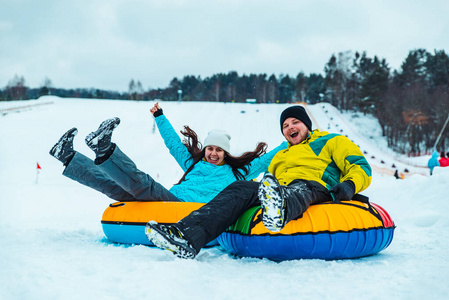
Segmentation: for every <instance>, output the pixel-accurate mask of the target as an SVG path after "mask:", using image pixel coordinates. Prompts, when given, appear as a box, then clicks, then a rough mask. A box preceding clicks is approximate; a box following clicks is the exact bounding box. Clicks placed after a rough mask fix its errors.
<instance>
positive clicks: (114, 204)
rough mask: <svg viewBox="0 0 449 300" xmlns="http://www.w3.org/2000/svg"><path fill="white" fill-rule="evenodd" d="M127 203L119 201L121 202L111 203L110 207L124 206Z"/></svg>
mask: <svg viewBox="0 0 449 300" xmlns="http://www.w3.org/2000/svg"><path fill="white" fill-rule="evenodd" d="M125 204H126V203H124V202H119V203H111V204H109V207H119V206H124V205H125Z"/></svg>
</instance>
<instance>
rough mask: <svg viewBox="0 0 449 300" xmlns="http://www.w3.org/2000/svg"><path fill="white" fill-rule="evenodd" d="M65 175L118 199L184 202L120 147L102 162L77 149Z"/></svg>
mask: <svg viewBox="0 0 449 300" xmlns="http://www.w3.org/2000/svg"><path fill="white" fill-rule="evenodd" d="M62 174H63V175H64V176H66V177H68V178H70V179H73V180H75V181H78V182H79V183H81V184H83V185H86V186H88V187H91V188H93V189H94V190H97V191H99V192H101V193H103V194H105V195H107V196H108V197H109V198H112V199H114V200H117V201H180V200H179V199H178V198H177V197H176V196H175V195H173V194H172V193H171V192H170V191H169V190H167V189H166V188H164V187H163V186H162V185H161V184H160V183H157V182H156V181H154V179H153V178H151V176H150V175H148V174H146V173H144V172H142V171H140V170H139V169H137V166H136V165H135V164H134V162H133V161H132V160H131V159H130V158H129V157H128V156H126V155H125V154H124V153H123V152H122V151H121V150H120V149H119V147H118V146H116V147H115V150H114V152H113V153H112V155H111V156H110V157H109V158H108V159H107V160H106V161H105V162H103V163H101V164H99V165H96V164H95V163H94V161H93V160H92V159H90V158H88V157H87V156H84V155H83V154H81V153H79V152H76V153H75V156H74V157H73V159H72V160H71V161H70V163H69V164H68V165H67V167H66V168H65V170H64V172H63V173H62Z"/></svg>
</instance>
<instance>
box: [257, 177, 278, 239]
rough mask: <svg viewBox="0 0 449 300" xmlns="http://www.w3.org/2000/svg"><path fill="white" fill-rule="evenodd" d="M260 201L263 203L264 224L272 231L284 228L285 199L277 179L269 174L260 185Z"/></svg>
mask: <svg viewBox="0 0 449 300" xmlns="http://www.w3.org/2000/svg"><path fill="white" fill-rule="evenodd" d="M258 194H259V199H260V202H262V222H263V225H264V226H265V227H266V228H267V229H268V230H270V231H274V232H277V231H280V230H281V229H282V228H284V225H285V224H284V221H285V199H284V195H283V191H282V189H281V186H280V184H279V182H278V181H277V179H276V177H274V176H273V175H272V174H270V173H267V174H265V176H264V177H263V178H262V180H261V182H260V185H259V193H258Z"/></svg>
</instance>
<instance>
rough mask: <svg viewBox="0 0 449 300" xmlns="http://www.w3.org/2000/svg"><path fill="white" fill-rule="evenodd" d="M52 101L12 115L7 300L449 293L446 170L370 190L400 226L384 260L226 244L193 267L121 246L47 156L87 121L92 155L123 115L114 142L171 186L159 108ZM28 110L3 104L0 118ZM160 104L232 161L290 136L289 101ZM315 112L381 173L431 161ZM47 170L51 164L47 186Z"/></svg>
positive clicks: (4, 176) (2, 196) (6, 173)
mask: <svg viewBox="0 0 449 300" xmlns="http://www.w3.org/2000/svg"><path fill="white" fill-rule="evenodd" d="M43 103H49V104H45V105H35V106H33V107H31V108H27V109H24V110H16V111H13V112H8V113H6V114H3V113H2V114H0V204H1V206H0V282H1V285H0V299H81V298H83V299H143V298H145V299H248V298H259V299H273V298H283V299H298V298H301V299H346V298H347V295H351V298H354V299H380V298H387V297H388V298H394V299H422V298H424V297H427V298H431V299H447V298H448V297H449V288H448V287H447V283H446V281H447V280H446V278H447V276H448V275H449V271H448V269H449V262H448V261H449V257H448V256H449V255H448V254H449V252H448V251H447V249H448V248H449V230H448V229H449V217H448V214H447V210H448V208H449V204H448V203H449V201H448V200H449V197H448V196H447V192H446V190H447V187H448V186H449V168H447V169H444V168H438V169H436V170H435V173H436V174H435V175H434V176H432V177H429V176H423V175H420V174H416V175H412V176H410V177H409V178H407V179H405V180H396V179H394V177H392V176H391V175H389V174H388V172H377V171H375V173H374V175H373V182H372V185H371V186H370V187H369V188H368V189H367V190H366V191H365V194H366V195H368V196H370V199H371V201H373V202H375V203H378V204H380V205H381V206H383V207H384V208H385V209H386V210H387V211H388V212H389V213H390V215H391V216H392V218H393V220H394V221H395V223H396V225H397V226H398V227H397V229H396V231H395V238H394V240H393V242H392V244H391V245H390V247H388V248H387V249H386V250H384V251H383V252H381V253H380V254H378V255H375V256H372V257H367V258H362V259H357V260H341V261H322V260H298V261H287V262H282V263H275V262H272V261H268V260H259V259H251V258H241V259H236V258H234V257H231V256H229V255H228V254H227V253H224V252H222V251H221V250H220V248H218V247H216V248H212V249H206V250H203V251H202V252H201V253H200V255H199V256H198V257H197V259H195V260H193V261H185V260H180V259H177V258H175V257H174V256H173V255H171V254H170V253H167V252H165V251H160V250H158V249H155V248H149V247H145V246H118V245H114V244H111V243H109V242H108V241H107V240H106V239H105V238H104V235H103V232H102V229H101V224H100V220H101V215H102V213H103V211H104V209H105V208H106V207H107V205H109V203H111V202H112V201H111V200H110V199H108V198H107V197H106V196H104V195H102V194H99V193H98V192H96V191H93V190H90V189H88V188H86V187H83V186H81V185H79V184H78V183H75V182H73V181H71V180H69V179H67V178H65V177H64V176H62V175H61V172H62V170H63V167H62V165H61V163H59V162H58V161H57V160H55V159H54V158H52V157H51V156H50V155H49V154H48V151H49V150H50V148H51V147H52V146H53V144H54V143H55V142H56V141H57V140H58V139H59V137H60V136H61V135H62V134H63V133H64V132H65V131H66V130H67V129H69V128H71V127H73V126H76V127H77V128H78V129H79V136H77V137H76V138H75V148H76V149H77V150H78V151H80V152H82V153H84V154H86V155H88V156H90V157H94V155H93V153H92V151H90V150H89V149H88V148H87V146H86V145H85V144H84V137H85V135H87V134H88V133H89V132H91V131H93V130H95V129H96V128H97V127H98V125H99V124H100V123H101V121H103V120H104V119H106V118H109V117H113V116H118V117H120V118H121V120H122V122H121V124H120V126H119V127H118V128H117V129H116V130H115V132H114V135H113V140H114V142H116V143H117V144H118V145H119V146H120V148H121V149H122V150H123V151H124V152H125V153H127V154H128V155H129V156H130V157H131V158H132V159H133V160H134V161H135V162H136V164H137V165H138V166H139V167H140V168H141V169H142V170H144V171H145V172H147V173H149V174H150V175H152V176H154V177H155V178H158V180H159V181H160V182H161V183H162V184H164V185H165V186H166V187H170V186H171V185H172V184H173V183H175V182H177V180H179V178H180V177H181V176H182V171H181V170H180V168H179V167H178V166H177V165H176V162H175V161H174V159H173V158H172V157H171V156H170V155H169V154H168V153H167V150H166V148H165V146H164V145H163V142H162V140H161V138H160V136H159V134H158V132H157V130H156V131H153V128H154V121H153V118H152V116H151V115H150V113H149V111H148V110H149V108H150V107H151V106H152V105H153V103H154V102H130V101H112V100H81V99H59V98H56V97H44V98H41V99H39V100H35V101H29V102H26V104H43ZM23 104H24V102H15V103H14V102H9V103H4V102H0V111H2V110H3V109H6V108H8V107H15V106H21V105H23ZM161 106H162V107H163V109H164V112H165V114H166V115H167V117H168V118H169V119H170V121H171V122H172V124H173V125H174V127H175V129H176V130H178V131H179V130H181V129H182V126H183V125H187V124H188V125H190V126H191V127H192V128H193V129H194V130H195V131H197V133H198V134H199V136H200V137H201V139H203V138H204V137H205V136H206V134H207V132H208V131H209V130H210V129H213V128H222V129H225V130H227V131H228V132H229V133H230V134H231V136H232V140H231V148H232V150H231V152H233V154H239V153H241V152H244V151H247V150H249V149H252V148H254V147H255V145H256V144H257V142H259V141H265V142H267V143H268V144H269V148H270V149H272V148H273V147H275V146H276V145H278V144H279V143H280V142H281V141H282V140H283V138H282V135H281V133H280V127H279V115H280V112H281V111H282V110H283V109H284V108H285V107H287V105H249V104H229V103H228V104H223V103H169V102H162V103H161ZM323 106H325V107H324V108H325V109H323ZM307 108H308V110H309V111H310V112H311V113H312V114H313V120H314V127H319V128H320V129H322V130H328V129H327V128H328V125H329V123H330V122H329V117H328V116H327V115H329V114H330V115H332V116H334V120H335V122H336V124H339V126H338V127H336V126H335V125H334V124H331V128H330V129H329V131H331V132H339V131H338V128H340V129H343V130H344V131H343V132H344V133H346V132H347V133H348V136H349V137H350V138H351V139H353V140H354V141H355V142H356V143H357V144H358V145H359V146H360V147H361V149H364V150H366V151H367V152H368V153H369V155H373V156H375V157H376V159H373V160H372V161H370V163H372V164H373V165H374V164H377V162H376V161H375V160H377V159H380V158H382V159H383V160H385V162H386V163H385V166H386V167H390V164H393V163H394V164H395V165H396V166H400V167H401V168H402V167H404V168H405V167H409V168H413V167H414V166H415V165H417V164H419V163H416V162H408V161H407V158H402V157H399V156H397V155H396V154H394V153H391V151H389V150H388V149H385V148H384V142H383V140H382V139H381V138H380V137H379V130H378V128H376V127H375V125H373V122H371V121H370V120H366V121H365V122H363V120H361V121H362V122H361V124H365V125H357V126H354V125H353V124H354V123H353V121H354V120H352V121H351V120H350V116H348V115H345V114H339V113H338V112H336V111H334V110H333V107H331V106H329V105H328V104H317V105H308V106H307ZM325 110H328V113H325ZM334 126H335V127H334ZM367 126H368V128H366V127H367ZM362 127H364V128H362ZM370 127H372V128H370ZM367 131H370V132H372V133H373V138H372V139H371V138H369V137H365V136H363V135H361V134H360V132H367ZM370 159H371V158H370ZM426 159H427V158H422V159H421V160H420V162H424V161H426ZM36 162H39V164H40V165H41V166H42V170H41V172H40V174H39V176H38V177H37V176H36ZM379 164H380V163H379ZM382 165H383V164H380V167H382ZM376 169H377V168H375V170H376ZM417 170H421V169H419V168H418V169H417ZM417 173H419V172H417ZM424 173H425V172H424ZM36 179H38V180H37V182H36Z"/></svg>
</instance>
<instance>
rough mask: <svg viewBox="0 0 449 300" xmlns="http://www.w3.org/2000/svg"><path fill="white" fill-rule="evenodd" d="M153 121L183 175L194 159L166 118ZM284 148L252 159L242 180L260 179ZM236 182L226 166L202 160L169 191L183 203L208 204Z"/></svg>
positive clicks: (284, 145)
mask: <svg viewBox="0 0 449 300" xmlns="http://www.w3.org/2000/svg"><path fill="white" fill-rule="evenodd" d="M155 120H156V124H157V127H158V129H159V132H160V134H161V136H162V138H163V139H164V143H165V145H166V146H167V148H168V149H169V151H170V154H171V155H172V156H173V157H174V158H175V159H176V161H177V163H178V164H179V166H180V167H181V168H182V170H183V171H184V172H185V171H187V169H188V168H189V167H190V166H191V164H192V163H193V158H192V156H191V155H190V153H189V151H188V150H187V147H186V146H185V145H184V144H183V143H182V141H181V138H180V137H179V136H178V134H177V133H176V131H175V130H174V128H173V126H172V125H171V124H170V122H169V121H168V119H167V118H166V117H165V115H161V116H158V117H156V119H155ZM287 147H288V144H287V143H286V142H282V143H281V144H280V145H279V146H278V147H276V148H274V149H273V150H271V151H270V152H268V153H266V154H265V155H262V156H261V157H258V158H256V159H254V160H253V161H252V162H251V163H250V164H249V166H247V168H248V170H249V172H248V175H246V176H245V179H246V180H251V179H254V178H256V177H257V176H259V174H260V173H262V172H266V171H267V169H268V165H269V164H270V162H271V159H272V158H273V157H274V155H275V154H276V153H277V152H278V151H280V150H283V149H286V148H287ZM236 180H237V179H236V178H235V176H234V173H232V168H231V167H230V166H229V165H227V164H224V165H222V166H216V165H213V164H211V163H208V162H206V161H203V160H201V161H199V162H198V163H197V164H196V165H195V167H193V169H192V170H191V171H190V172H189V174H187V176H186V177H185V180H184V181H183V182H181V183H180V184H177V185H174V186H173V187H172V188H171V189H170V192H171V193H173V194H174V195H175V196H176V197H177V198H178V199H180V200H182V201H185V202H200V203H207V202H209V201H210V200H212V199H213V198H214V197H215V196H216V195H217V194H218V193H220V192H221V191H222V190H223V189H224V188H225V187H227V186H228V185H230V184H231V183H233V182H234V181H236Z"/></svg>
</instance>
